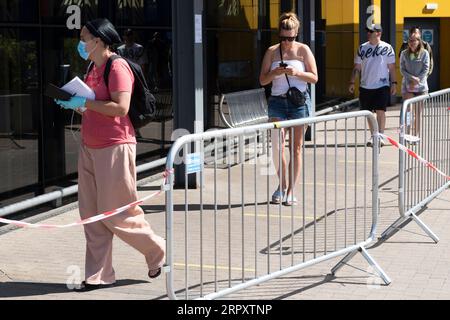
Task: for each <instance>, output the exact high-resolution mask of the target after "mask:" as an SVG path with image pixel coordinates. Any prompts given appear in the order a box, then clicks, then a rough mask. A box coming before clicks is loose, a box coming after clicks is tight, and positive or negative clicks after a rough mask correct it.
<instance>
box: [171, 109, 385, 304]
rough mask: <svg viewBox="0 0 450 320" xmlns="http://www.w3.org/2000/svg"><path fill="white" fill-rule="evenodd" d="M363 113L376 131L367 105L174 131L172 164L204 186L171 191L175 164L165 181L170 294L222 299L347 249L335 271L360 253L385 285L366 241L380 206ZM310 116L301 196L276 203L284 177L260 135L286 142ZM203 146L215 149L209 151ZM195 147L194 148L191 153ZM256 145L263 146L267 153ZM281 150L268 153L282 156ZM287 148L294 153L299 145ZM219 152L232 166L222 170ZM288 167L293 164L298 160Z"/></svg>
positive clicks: (375, 151) (369, 239)
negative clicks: (294, 201) (177, 135)
mask: <svg viewBox="0 0 450 320" xmlns="http://www.w3.org/2000/svg"><path fill="white" fill-rule="evenodd" d="M367 120H368V121H370V122H371V124H372V126H373V128H374V129H375V131H377V130H378V129H377V128H378V127H377V122H376V120H375V118H374V116H373V115H372V114H371V113H370V112H367V111H361V112H351V113H345V114H337V115H329V116H321V117H315V118H307V119H301V120H291V121H284V122H279V123H266V124H260V125H254V126H250V127H243V128H234V129H227V130H222V131H213V132H207V133H203V134H194V135H187V136H184V137H181V138H180V139H178V140H177V141H176V142H175V143H174V145H173V146H172V149H171V151H170V152H169V155H168V157H167V165H166V169H167V170H168V172H173V168H174V166H175V165H184V166H185V168H186V170H185V181H188V175H189V174H198V175H199V184H200V185H199V188H198V190H188V187H187V185H185V188H184V190H177V191H175V190H174V187H173V183H174V174H173V173H172V174H170V176H169V179H168V184H167V185H166V187H165V190H166V239H167V254H166V266H165V271H166V272H167V277H166V281H167V283H166V284H167V292H168V296H169V298H171V299H177V298H183V299H191V298H200V299H216V298H219V297H222V296H225V295H229V294H231V293H235V292H237V291H239V290H242V289H245V288H248V287H251V286H254V285H257V284H260V283H263V282H266V281H268V280H271V279H274V278H277V277H280V276H283V275H286V274H288V273H291V272H294V271H297V270H300V269H303V268H306V267H309V266H311V265H315V264H318V263H320V262H323V261H326V260H329V259H332V258H335V257H338V256H344V258H343V259H342V260H341V261H340V262H339V263H338V264H337V265H336V266H335V267H334V268H333V269H332V273H333V274H335V273H336V272H337V271H338V270H339V269H340V268H341V267H342V266H343V265H344V264H346V263H347V262H348V261H349V260H350V259H352V258H353V257H354V256H355V255H356V254H357V253H358V252H360V253H361V254H362V255H363V256H364V258H365V259H366V260H367V261H368V262H369V264H370V265H371V266H372V268H374V269H375V271H376V272H377V273H378V274H379V275H380V276H381V278H382V279H383V281H384V282H385V283H386V284H389V283H390V279H389V277H388V276H387V275H386V274H385V273H384V272H383V270H382V269H381V268H380V267H379V266H378V264H377V263H376V262H375V261H374V260H373V259H372V258H371V257H370V255H369V254H368V252H367V250H366V247H367V246H368V245H370V244H371V243H372V242H374V240H375V238H376V229H377V221H378V211H379V204H378V157H379V147H378V143H374V147H373V149H372V148H367V147H366V145H365V141H366V140H367V137H368V136H367V131H368V130H367ZM305 125H312V126H313V134H314V139H313V141H314V142H313V145H312V147H311V146H310V147H309V148H305V145H304V143H303V147H300V148H301V150H302V152H301V159H302V163H303V164H304V165H302V166H301V169H300V170H301V174H300V176H301V178H300V180H299V183H298V184H296V185H295V186H294V188H293V191H292V192H293V194H295V195H296V196H298V197H299V198H300V201H299V205H298V206H291V207H287V206H284V205H282V204H281V203H280V204H276V205H274V204H271V201H270V198H271V194H272V192H273V190H274V189H275V188H276V187H277V186H278V185H280V184H281V183H282V182H281V181H280V179H279V178H278V177H277V169H274V167H273V166H272V164H273V163H272V161H271V159H272V157H271V142H270V139H267V140H265V141H263V142H261V140H258V136H259V135H260V134H267V136H269V133H270V132H272V140H273V141H275V140H277V139H274V138H275V137H276V136H278V140H277V141H282V140H281V139H282V136H283V135H284V134H285V133H287V132H289V134H290V135H291V137H290V140H292V141H295V139H296V135H297V137H298V138H301V137H300V136H298V135H299V134H300V135H301V132H302V130H303V128H304V126H305ZM361 130H364V134H362V133H361ZM319 131H320V132H321V134H320V135H318V134H317V132H319ZM291 138H292V139H291ZM236 139H237V140H238V141H239V145H238V148H237V150H233V149H232V148H231V147H229V148H227V149H226V151H225V154H224V153H223V149H222V148H218V147H217V145H219V143H221V142H222V141H225V144H226V145H228V144H231V143H232V142H233V141H235V140H236ZM374 139H379V137H378V136H377V135H375V138H374ZM299 141H300V140H299ZM205 145H206V146H208V147H209V148H210V150H212V154H210V155H206V154H205V152H204V150H205ZM194 146H196V149H195V151H196V152H191V148H194ZM211 146H213V147H211ZM272 146H273V142H272ZM260 149H266V152H265V154H263V153H261V152H259V151H260ZM278 149H279V150H278V151H277V152H276V153H272V156H273V155H274V154H275V156H274V158H277V157H278V159H279V160H280V158H281V149H282V148H278ZM285 151H286V152H287V151H289V152H290V153H291V154H293V153H294V152H295V150H294V144H291V145H290V147H289V148H287V149H286V150H285ZM368 153H371V158H369V155H368ZM222 158H225V159H226V163H227V165H226V166H225V167H222V169H219V164H222V163H223V161H222ZM205 159H212V160H209V162H207V163H205V161H206V160H205ZM248 159H250V161H248ZM369 159H371V160H372V161H371V174H370V168H369V162H370V161H369ZM278 163H281V161H279V162H278ZM290 166H291V169H292V170H293V172H294V171H295V169H294V168H293V162H291V164H290ZM319 169H321V170H319ZM370 178H371V179H370ZM290 179H293V178H290ZM291 182H292V181H291ZM291 184H292V183H291ZM370 212H371V214H370ZM369 214H370V215H369ZM175 244H177V245H176V246H175Z"/></svg>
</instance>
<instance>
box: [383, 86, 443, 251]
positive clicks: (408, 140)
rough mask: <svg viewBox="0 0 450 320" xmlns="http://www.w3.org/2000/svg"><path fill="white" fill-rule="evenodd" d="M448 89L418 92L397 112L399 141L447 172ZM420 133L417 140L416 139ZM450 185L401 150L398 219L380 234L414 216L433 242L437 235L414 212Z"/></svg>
mask: <svg viewBox="0 0 450 320" xmlns="http://www.w3.org/2000/svg"><path fill="white" fill-rule="evenodd" d="M449 128H450V89H446V90H441V91H437V92H433V93H431V94H429V95H424V96H418V97H415V98H412V99H409V100H406V101H405V102H404V103H403V108H402V111H401V114H400V143H401V144H403V145H405V146H407V147H408V148H410V149H412V150H413V151H414V152H415V153H417V154H418V155H420V156H421V157H422V158H424V159H426V160H428V161H430V162H431V163H433V164H434V165H435V166H436V167H437V168H438V169H439V170H441V171H443V172H445V173H446V174H449V173H450V129H449ZM415 137H419V138H420V141H418V142H417V141H415V140H417V139H415ZM449 186H450V181H449V180H448V179H446V177H443V176H442V175H440V174H438V173H437V172H436V171H433V170H430V168H426V167H425V166H424V165H423V164H421V163H420V162H419V161H417V160H416V159H414V158H412V157H409V156H408V155H407V154H405V153H404V152H400V158H399V199H398V202H399V209H400V218H399V219H397V220H396V221H395V222H394V223H393V224H392V225H391V226H390V227H389V228H388V229H386V231H384V232H383V234H382V235H381V236H382V238H387V237H389V236H390V235H391V234H392V233H393V232H395V231H396V230H398V229H400V228H401V227H402V225H404V223H405V222H407V221H408V220H410V219H412V220H414V221H415V222H416V223H417V224H418V225H419V226H420V227H421V228H422V229H423V230H424V231H425V232H426V233H427V234H428V235H429V236H430V237H431V238H432V239H433V240H434V241H435V242H436V243H437V242H438V241H439V238H438V236H437V235H436V234H434V233H433V231H432V230H431V229H430V228H429V227H427V226H426V225H425V223H423V221H422V220H421V219H419V217H418V216H417V214H418V213H419V212H422V211H423V210H424V209H426V206H427V205H428V204H429V203H430V202H431V201H432V200H433V199H435V198H436V197H438V196H439V195H440V194H441V193H442V192H444V191H445V190H446V189H448V187H449Z"/></svg>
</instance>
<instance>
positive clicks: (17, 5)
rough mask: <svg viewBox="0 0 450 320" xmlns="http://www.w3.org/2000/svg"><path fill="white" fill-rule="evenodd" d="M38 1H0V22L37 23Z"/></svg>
mask: <svg viewBox="0 0 450 320" xmlns="http://www.w3.org/2000/svg"><path fill="white" fill-rule="evenodd" d="M38 21H39V10H38V1H36V0H33V1H30V0H0V22H21V23H37V22H38Z"/></svg>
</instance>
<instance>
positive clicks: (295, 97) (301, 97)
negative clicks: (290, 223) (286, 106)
mask: <svg viewBox="0 0 450 320" xmlns="http://www.w3.org/2000/svg"><path fill="white" fill-rule="evenodd" d="M280 58H281V64H284V62H283V52H282V51H281V43H280ZM284 75H285V76H286V80H287V82H288V85H289V89H288V91H287V92H286V98H287V99H288V100H289V101H290V102H291V103H292V104H294V105H296V106H304V105H305V103H306V96H305V94H304V93H303V92H301V91H300V90H299V89H298V88H296V87H291V82H290V81H289V77H288V75H287V74H284Z"/></svg>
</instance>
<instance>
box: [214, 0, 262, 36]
mask: <svg viewBox="0 0 450 320" xmlns="http://www.w3.org/2000/svg"><path fill="white" fill-rule="evenodd" d="M258 2H259V1H256V0H214V1H205V11H206V12H207V15H206V26H207V28H237V29H257V28H258V7H259V6H258Z"/></svg>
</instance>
